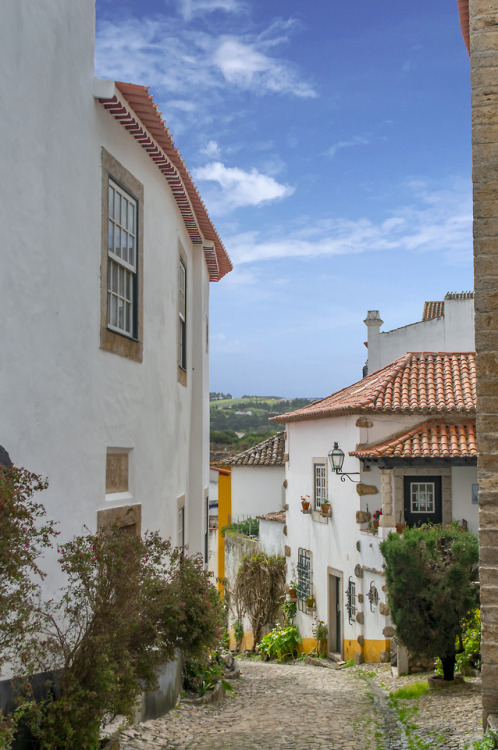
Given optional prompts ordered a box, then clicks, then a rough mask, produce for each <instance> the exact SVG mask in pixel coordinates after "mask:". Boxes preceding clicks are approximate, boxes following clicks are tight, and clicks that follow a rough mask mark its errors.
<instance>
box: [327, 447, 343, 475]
mask: <svg viewBox="0 0 498 750" xmlns="http://www.w3.org/2000/svg"><path fill="white" fill-rule="evenodd" d="M329 461H330V468H331V469H332V471H335V472H337V473H338V472H340V471H341V469H342V465H343V463H344V451H341V449H340V448H339V445H338V443H334V447H333V448H332V450H331V451H329Z"/></svg>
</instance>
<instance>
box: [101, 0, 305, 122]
mask: <svg viewBox="0 0 498 750" xmlns="http://www.w3.org/2000/svg"><path fill="white" fill-rule="evenodd" d="M182 7H183V8H184V11H185V12H190V13H196V12H197V11H199V12H200V10H201V9H203V10H204V11H205V12H208V10H214V9H215V8H216V7H217V8H221V7H223V8H224V9H226V10H227V11H228V10H233V11H235V10H236V9H238V8H240V7H241V4H240V3H238V2H235V0H190V2H186V0H185V1H184V3H183V5H182ZM189 8H190V10H188V9H189ZM293 29H294V24H276V25H275V24H272V25H271V26H270V27H269V28H267V29H266V30H265V32H263V33H260V34H255V33H249V32H244V29H241V32H240V34H239V35H235V34H230V35H226V34H225V35H223V34H216V33H209V32H207V31H205V30H204V28H202V29H200V28H198V27H193V26H189V25H185V23H184V21H183V20H182V19H181V18H179V17H174V16H173V17H170V16H168V17H165V16H154V17H152V16H150V17H144V18H141V19H137V18H122V19H119V20H117V21H116V20H113V21H112V22H111V21H109V20H106V21H101V22H100V23H99V26H98V28H97V34H96V48H95V70H96V75H98V76H100V77H102V78H110V79H114V80H119V81H132V82H134V83H141V84H148V85H150V86H152V88H153V90H154V93H155V94H156V98H157V97H158V96H159V97H160V99H162V100H166V101H167V106H168V108H169V107H170V100H172V101H171V106H172V107H175V108H176V109H177V110H178V111H177V112H176V117H177V118H178V117H179V114H180V113H182V114H183V117H184V120H185V121H186V122H194V121H195V123H196V126H197V127H198V126H199V119H200V118H201V116H202V117H204V119H210V118H212V117H214V116H216V117H218V118H219V116H220V103H222V102H223V101H224V98H225V96H228V95H229V94H230V93H231V92H233V91H250V92H251V93H254V94H256V95H258V96H262V95H265V94H267V95H270V94H281V95H286V96H293V97H300V98H303V97H304V98H306V97H313V96H315V95H316V94H315V91H314V89H313V87H312V85H311V84H310V83H307V82H306V81H305V80H304V79H303V76H302V72H301V71H300V70H299V69H298V68H297V66H295V65H293V64H292V63H291V62H290V61H288V60H286V59H285V57H283V56H281V55H280V56H279V55H278V54H277V52H276V48H277V47H281V46H283V45H284V44H288V43H289V42H290V40H291V34H292V33H293ZM270 50H271V53H270Z"/></svg>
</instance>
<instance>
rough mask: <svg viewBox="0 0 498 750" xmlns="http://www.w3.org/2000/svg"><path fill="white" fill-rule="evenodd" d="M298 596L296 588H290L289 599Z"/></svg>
mask: <svg viewBox="0 0 498 750" xmlns="http://www.w3.org/2000/svg"><path fill="white" fill-rule="evenodd" d="M296 597H297V591H296V589H289V599H295V598H296Z"/></svg>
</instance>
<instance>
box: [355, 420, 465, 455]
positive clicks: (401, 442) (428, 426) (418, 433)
mask: <svg viewBox="0 0 498 750" xmlns="http://www.w3.org/2000/svg"><path fill="white" fill-rule="evenodd" d="M349 455H350V456H356V457H357V458H477V444H476V435H475V421H474V420H473V419H472V420H470V419H469V420H465V421H462V422H451V423H448V422H442V421H440V420H430V421H428V422H424V423H423V424H419V425H417V426H416V427H413V428H412V429H411V430H408V431H405V432H401V433H399V434H398V435H394V437H390V438H388V439H387V440H384V441H383V442H381V443H375V444H373V445H366V446H364V447H362V448H358V449H357V450H355V451H350V452H349Z"/></svg>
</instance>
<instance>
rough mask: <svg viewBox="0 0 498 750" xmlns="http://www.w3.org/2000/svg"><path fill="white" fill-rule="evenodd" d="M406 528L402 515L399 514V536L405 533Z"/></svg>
mask: <svg viewBox="0 0 498 750" xmlns="http://www.w3.org/2000/svg"><path fill="white" fill-rule="evenodd" d="M404 528H405V524H404V523H403V521H402V518H401V513H400V514H399V523H397V524H396V531H397V532H398V534H401V532H402V531H403V529H404Z"/></svg>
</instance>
